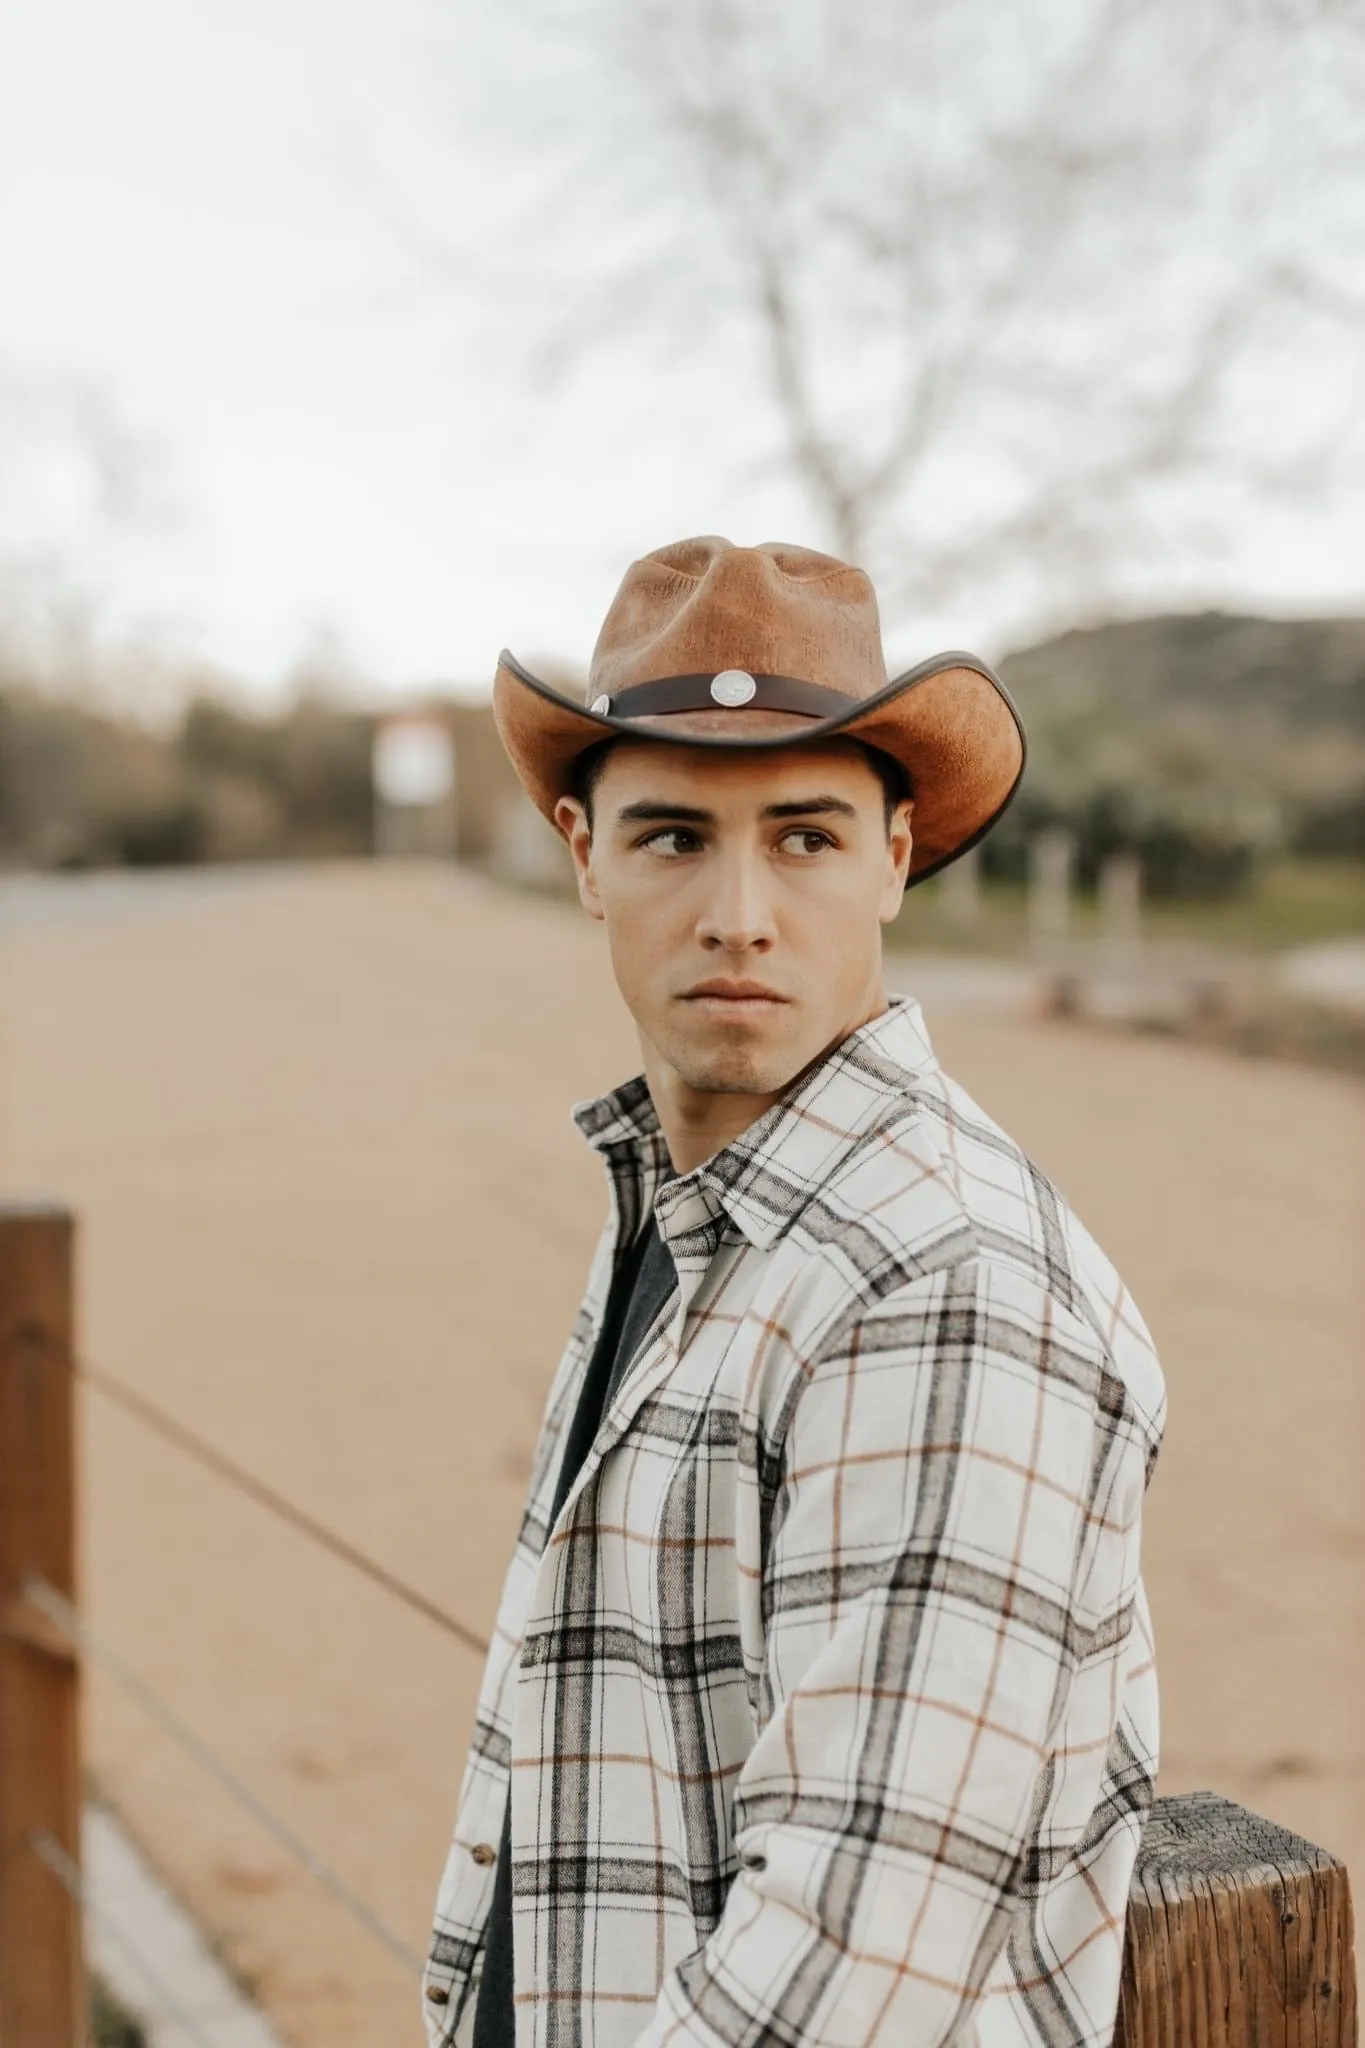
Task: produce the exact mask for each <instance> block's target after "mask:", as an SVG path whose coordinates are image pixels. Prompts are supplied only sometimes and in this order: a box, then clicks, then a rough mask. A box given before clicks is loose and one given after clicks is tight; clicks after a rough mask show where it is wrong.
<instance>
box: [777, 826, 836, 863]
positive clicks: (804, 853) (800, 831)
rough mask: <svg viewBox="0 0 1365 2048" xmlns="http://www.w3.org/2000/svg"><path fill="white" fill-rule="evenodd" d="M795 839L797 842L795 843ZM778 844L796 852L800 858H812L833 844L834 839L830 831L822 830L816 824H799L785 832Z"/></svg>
mask: <svg viewBox="0 0 1365 2048" xmlns="http://www.w3.org/2000/svg"><path fill="white" fill-rule="evenodd" d="M793 841H795V842H796V844H794V845H793V844H792V843H791V842H793ZM778 844H779V846H782V847H785V848H786V849H787V851H788V852H790V853H794V854H795V855H796V857H797V859H798V860H810V859H812V858H813V857H814V856H815V855H816V854H817V853H823V852H824V850H825V848H826V847H827V846H833V844H834V841H833V840H832V839H831V838H830V836H829V834H828V832H821V831H820V830H819V829H818V828H817V827H816V826H814V825H797V826H796V827H794V829H793V830H792V831H790V832H784V833H783V834H782V837H781V839H780V840H779V841H778Z"/></svg>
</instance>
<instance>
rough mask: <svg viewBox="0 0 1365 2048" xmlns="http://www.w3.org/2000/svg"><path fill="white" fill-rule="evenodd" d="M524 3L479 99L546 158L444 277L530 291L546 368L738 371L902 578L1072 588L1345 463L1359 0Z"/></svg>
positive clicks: (821, 502)
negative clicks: (647, 364)
mask: <svg viewBox="0 0 1365 2048" xmlns="http://www.w3.org/2000/svg"><path fill="white" fill-rule="evenodd" d="M516 17H517V18H516V56H515V66H516V77H515V81H514V82H513V81H510V80H509V87H510V88H511V89H509V90H507V91H503V90H500V89H499V87H498V86H497V85H496V84H495V86H494V88H493V103H494V105H495V106H496V107H497V108H498V111H499V119H500V128H501V134H502V139H503V145H504V148H505V149H506V150H507V155H508V158H509V160H510V159H511V158H512V157H513V155H514V154H515V156H516V157H518V158H519V159H521V160H522V161H523V162H530V163H532V164H534V163H537V162H538V163H539V164H540V165H541V166H542V175H541V176H540V177H539V178H534V177H532V178H531V179H530V182H529V184H528V187H527V203H526V206H525V209H524V213H523V216H522V233H521V234H520V235H519V236H518V237H517V239H516V241H515V244H514V246H515V248H516V251H517V257H516V262H515V264H508V265H506V266H505V267H504V268H502V269H499V267H498V264H497V262H496V260H495V259H494V260H492V261H485V262H484V264H483V266H482V268H481V269H478V270H476V271H474V272H472V273H471V271H470V269H469V267H468V264H467V262H465V263H462V266H461V276H462V279H463V281H464V283H465V285H466V288H467V286H468V280H469V278H470V276H471V275H474V276H475V278H476V280H477V281H478V283H479V284H480V285H481V288H482V289H483V291H484V292H485V293H487V292H489V291H492V292H493V293H494V294H495V295H496V294H499V293H501V294H502V297H503V301H504V303H506V304H508V305H512V304H514V305H515V308H516V309H517V310H520V311H521V312H522V313H525V312H526V310H527V309H528V307H532V308H534V311H535V319H534V321H533V323H532V325H533V330H534V333H535V336H536V348H537V361H538V362H539V364H540V365H541V366H542V367H544V366H546V365H548V364H555V365H558V366H560V367H562V368H572V367H573V366H574V365H575V364H577V363H581V361H582V359H583V357H584V355H585V353H587V352H589V351H593V352H596V351H604V350H609V349H611V348H613V347H617V346H620V345H622V344H624V345H625V346H626V347H628V348H629V350H630V351H631V352H632V353H633V354H635V355H638V353H639V351H640V349H641V348H642V346H645V345H648V344H649V343H652V342H654V343H657V342H659V341H660V340H662V341H663V342H664V344H665V349H666V350H667V349H669V348H671V350H672V361H673V362H674V363H675V364H676V363H677V362H678V361H679V360H680V359H682V358H684V357H687V358H694V357H695V356H696V355H697V354H698V353H701V354H703V355H704V356H705V358H706V360H707V363H708V365H710V366H713V367H714V368H715V370H716V372H717V373H718V375H720V376H721V377H722V378H723V379H725V380H726V382H727V383H728V386H729V388H730V389H731V390H733V388H734V386H735V384H736V382H737V381H738V382H739V383H740V384H741V385H742V384H743V383H744V382H745V380H752V383H753V387H754V388H755V389H756V390H757V392H758V393H759V394H760V395H761V408H762V410H763V417H764V419H765V425H766V444H767V449H768V452H769V453H770V455H772V456H775V457H776V458H777V459H780V460H781V461H782V462H784V463H785V464H786V465H787V466H788V467H789V468H790V469H791V470H792V471H793V472H794V473H795V474H796V475H797V476H798V477H799V478H800V480H801V482H802V484H803V485H804V487H805V491H806V494H807V496H808V498H809V501H810V503H811V505H812V508H813V509H814V511H815V513H816V515H817V517H818V519H819V522H820V524H821V526H822V527H823V529H824V533H825V536H826V538H827V541H828V543H829V544H830V545H832V546H833V547H834V548H835V549H836V550H837V551H838V552H840V553H842V554H844V555H846V556H850V557H852V558H854V559H857V560H862V561H865V562H867V563H868V565H869V566H870V567H872V568H873V569H874V570H875V572H876V573H877V576H878V582H879V587H880V588H882V589H883V591H884V593H885V594H886V596H887V597H888V598H889V599H890V601H891V603H892V605H893V606H895V607H896V608H898V609H900V610H902V611H905V610H908V609H910V608H916V609H918V608H922V607H924V606H925V605H929V604H939V603H942V602H943V601H944V600H945V599H950V598H951V597H952V596H953V595H954V594H955V593H957V592H959V591H961V590H962V589H963V588H964V587H965V586H966V585H967V584H968V583H969V581H972V580H975V579H979V578H981V577H982V576H983V575H986V576H989V577H991V578H992V579H994V580H996V581H997V582H999V581H1001V580H1003V581H1004V582H1006V583H1010V582H1012V581H1018V582H1019V583H1020V584H1021V586H1022V585H1023V584H1028V585H1029V587H1030V588H1031V589H1032V590H1033V592H1034V593H1035V602H1034V605H1033V612H1034V616H1035V618H1036V617H1037V615H1038V614H1037V604H1036V592H1037V591H1038V590H1039V589H1046V590H1050V591H1052V592H1053V593H1055V596H1054V604H1053V609H1055V610H1056V611H1057V612H1059V613H1063V612H1065V611H1067V609H1068V608H1069V607H1071V606H1073V605H1074V603H1075V599H1076V594H1077V592H1084V593H1085V594H1086V595H1087V596H1088V597H1089V599H1090V601H1091V602H1092V604H1093V603H1094V602H1096V601H1097V600H1098V601H1100V602H1102V601H1103V600H1104V597H1105V595H1106V592H1107V588H1108V586H1109V585H1110V584H1111V583H1112V581H1113V579H1114V578H1115V577H1116V576H1117V575H1118V574H1119V571H1118V566H1117V565H1118V564H1119V563H1120V562H1122V561H1126V560H1131V559H1132V558H1133V557H1134V556H1135V554H1143V553H1145V554H1146V555H1147V556H1148V557H1149V558H1150V556H1151V555H1152V554H1156V555H1157V556H1161V555H1163V554H1165V555H1166V556H1168V557H1169V558H1171V559H1180V558H1181V557H1182V555H1183V557H1184V558H1185V559H1189V558H1190V556H1191V553H1192V551H1193V552H1196V553H1197V552H1201V551H1202V555H1203V557H1204V558H1205V559H1208V558H1211V557H1216V554H1217V551H1218V546H1219V537H1220V536H1219V525H1220V519H1221V516H1222V514H1223V513H1224V511H1225V510H1226V508H1227V507H1228V505H1229V504H1232V503H1236V502H1239V501H1244V500H1245V498H1246V495H1247V493H1248V492H1257V493H1272V494H1279V495H1282V496H1286V497H1289V498H1292V497H1293V496H1294V495H1295V494H1298V495H1299V496H1300V497H1306V496H1309V495H1314V496H1316V497H1317V499H1318V500H1319V501H1321V498H1322V495H1323V494H1324V492H1327V491H1329V490H1331V489H1333V488H1341V489H1348V488H1350V487H1352V486H1353V485H1355V484H1357V483H1358V482H1359V481H1360V479H1361V476H1362V461H1363V460H1365V434H1363V433H1362V428H1361V424H1360V422H1361V419H1362V417H1365V408H1362V406H1361V404H1360V400H1361V396H1362V393H1361V389H1360V360H1361V358H1360V350H1359V326H1360V322H1361V317H1362V314H1363V313H1365V162H1362V156H1363V155H1365V151H1362V147H1361V139H1362V135H1365V130H1362V128H1361V124H1360V121H1359V113H1358V110H1359V107H1360V105H1361V104H1362V103H1365V62H1363V61H1362V43H1363V42H1365V38H1362V34H1361V26H1362V19H1363V18H1365V15H1363V11H1362V8H1361V6H1360V4H1359V0H1338V4H1337V5H1335V6H1333V5H1321V6H1316V7H1315V6H1312V5H1292V4H1288V0H1284V4H1273V0H1259V4H1258V0H1038V4H1035V5H1031V6H1029V7H1026V8H1015V9H1009V8H1001V7H999V6H998V5H996V4H993V0H954V4H952V5H949V4H947V0H894V4H888V0H785V4H784V5H782V6H781V7H773V6H770V5H767V4H765V0H687V4H679V0H572V4H568V5H566V4H562V0H542V4H541V5H540V7H539V8H538V9H536V10H535V12H534V13H533V15H532V16H531V17H530V19H529V20H528V15H527V11H526V10H525V9H519V10H517V11H516ZM482 26H483V27H484V28H486V27H487V23H486V22H485V23H484V24H482ZM485 86H486V79H485ZM513 108H514V109H515V115H514V117H513V118H509V110H511V109H513ZM466 111H467V110H466ZM461 118H464V114H462V116H461ZM509 143H510V144H513V145H515V147H514V148H508V145H509ZM511 170H512V172H513V173H515V170H516V165H515V164H512V165H511ZM546 223H548V225H549V233H548V234H547V233H546V232H545V224H546ZM500 233H502V234H503V235H504V237H505V233H506V230H505V226H504V225H503V224H500ZM547 307H550V308H553V311H551V312H549V313H547V312H546V308H547ZM507 327H508V331H509V333H514V332H515V331H516V321H515V318H509V320H508V323H507ZM1192 483H1194V484H1197V486H1198V498H1197V506H1196V501H1195V500H1194V499H1193V498H1192V497H1191V496H1190V494H1189V493H1188V490H1187V487H1188V486H1189V485H1190V484H1192ZM1046 609H1047V607H1044V611H1046Z"/></svg>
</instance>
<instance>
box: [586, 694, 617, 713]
mask: <svg viewBox="0 0 1365 2048" xmlns="http://www.w3.org/2000/svg"><path fill="white" fill-rule="evenodd" d="M588 709H589V711H595V712H596V713H597V714H598V716H599V718H605V717H606V715H607V713H608V712H609V711H610V710H611V698H610V697H594V698H593V700H592V702H591V704H589V706H588Z"/></svg>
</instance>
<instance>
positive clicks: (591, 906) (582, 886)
mask: <svg viewBox="0 0 1365 2048" xmlns="http://www.w3.org/2000/svg"><path fill="white" fill-rule="evenodd" d="M554 822H555V827H556V829H557V830H558V831H559V832H560V833H561V834H562V836H563V838H564V839H565V841H566V842H567V844H568V848H569V852H570V854H571V855H572V856H573V865H574V874H575V876H576V878H577V881H578V900H579V902H580V903H581V904H582V905H583V908H584V909H585V910H586V911H587V913H588V915H589V917H596V918H602V917H604V916H605V914H606V913H605V912H604V911H603V909H602V899H601V897H600V896H599V895H598V893H597V879H596V877H595V876H594V874H593V871H592V827H591V826H590V825H589V823H588V814H587V812H586V811H585V810H584V808H583V806H582V804H581V803H580V802H579V801H578V798H577V797H576V796H562V797H561V798H560V799H559V802H558V803H557V804H556V805H555V814H554Z"/></svg>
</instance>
